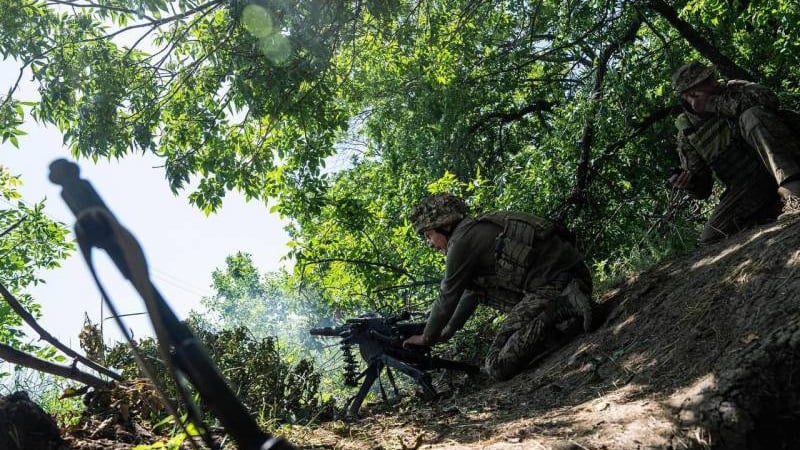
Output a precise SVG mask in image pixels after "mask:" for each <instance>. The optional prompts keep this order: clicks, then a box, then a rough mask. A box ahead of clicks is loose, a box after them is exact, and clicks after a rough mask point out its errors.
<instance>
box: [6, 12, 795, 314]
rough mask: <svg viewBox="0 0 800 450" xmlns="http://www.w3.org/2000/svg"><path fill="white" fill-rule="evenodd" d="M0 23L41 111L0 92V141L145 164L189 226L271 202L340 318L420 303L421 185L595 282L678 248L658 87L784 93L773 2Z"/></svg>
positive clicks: (681, 228)
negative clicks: (59, 138) (544, 240)
mask: <svg viewBox="0 0 800 450" xmlns="http://www.w3.org/2000/svg"><path fill="white" fill-rule="evenodd" d="M0 6H2V9H3V11H4V14H3V16H2V18H0V30H2V31H0V55H2V56H3V57H4V58H14V59H16V60H17V61H19V62H20V63H21V66H22V70H21V71H20V77H23V76H27V75H26V74H31V75H32V77H33V79H34V80H35V82H36V83H38V86H39V93H40V95H41V99H40V100H39V101H37V102H36V103H35V104H34V105H32V106H30V105H28V104H26V103H24V102H23V100H24V99H20V98H17V96H16V95H15V90H16V86H14V87H12V88H11V90H10V91H9V92H8V93H7V94H6V95H5V96H4V97H3V98H2V102H1V103H0V135H2V137H3V139H4V140H6V139H15V136H16V134H15V133H18V130H19V127H20V124H21V123H22V122H23V121H24V120H26V119H25V116H24V114H25V112H26V110H25V108H27V113H29V115H30V116H31V117H32V118H34V119H35V120H38V121H40V122H46V123H52V124H55V125H56V126H57V127H58V128H59V129H60V130H61V131H62V132H63V134H64V140H65V143H66V144H67V145H68V146H69V147H70V148H71V149H72V151H73V152H74V153H75V154H76V155H82V156H85V157H89V158H95V159H96V158H104V157H124V156H125V155H127V154H130V153H131V152H136V151H140V152H153V153H155V154H157V155H159V156H160V157H162V158H163V160H164V170H165V175H166V177H167V179H168V181H169V183H170V185H171V186H172V188H173V189H174V190H180V189H187V188H189V186H193V187H191V189H193V191H192V193H191V197H190V198H191V201H192V202H193V203H194V204H196V205H197V206H198V207H200V208H202V209H204V210H205V211H207V212H211V211H213V210H214V209H215V208H217V207H218V206H219V205H220V204H221V202H222V200H223V197H224V195H225V192H227V191H228V190H239V191H241V192H244V193H245V194H246V195H247V196H248V197H250V198H257V199H262V200H264V201H265V202H267V201H271V202H272V203H273V205H274V206H273V208H274V209H275V210H276V211H278V212H280V213H281V214H283V215H285V216H287V217H289V218H291V219H292V226H291V230H290V231H291V236H292V243H291V252H290V257H292V258H294V259H295V260H296V263H297V264H296V269H295V271H296V273H295V275H296V277H297V280H298V282H299V283H307V284H309V285H313V286H315V288H322V290H321V291H322V292H328V293H329V295H330V297H328V298H327V300H328V301H329V302H330V303H332V304H337V305H339V306H341V307H356V306H357V305H360V306H361V307H363V306H365V305H366V306H372V307H382V306H386V305H389V304H397V302H398V301H400V300H398V299H399V298H400V297H402V298H405V299H406V301H409V302H413V301H414V299H416V298H424V297H425V296H427V295H429V293H430V292H429V291H428V290H426V289H425V287H428V288H430V286H431V283H432V282H434V281H435V279H436V274H437V272H438V270H440V264H441V261H440V260H439V259H437V257H436V255H434V254H431V253H430V252H428V251H427V250H426V249H424V248H423V246H422V245H420V243H419V242H418V241H416V240H415V239H414V237H413V231H412V230H411V228H410V227H409V224H408V222H407V220H406V219H405V217H406V215H407V212H408V211H409V210H410V208H411V207H413V205H414V204H415V203H416V202H417V201H419V199H420V198H421V197H422V196H423V195H424V194H426V193H427V192H436V191H444V190H447V191H451V192H455V193H458V194H461V195H464V196H465V197H466V198H467V200H468V202H469V205H470V207H471V208H472V210H473V211H475V212H482V211H488V210H491V209H498V208H508V209H516V210H523V211H529V212H534V213H537V214H540V215H543V216H548V217H554V218H559V219H564V220H565V221H566V222H567V223H568V224H569V225H570V226H571V227H572V228H573V229H574V230H575V231H576V232H577V234H578V236H579V237H580V241H581V244H582V248H583V250H584V251H585V252H586V253H587V254H588V255H589V257H590V258H591V259H592V261H594V263H595V266H596V269H597V270H598V271H600V272H602V271H603V270H604V267H606V266H607V265H612V264H615V263H616V262H617V261H619V260H622V259H625V258H631V255H634V254H646V253H648V252H655V253H658V252H664V251H667V250H668V249H669V248H671V247H673V246H679V247H687V246H690V245H691V243H692V242H693V241H694V239H695V235H696V232H697V230H696V228H697V224H696V221H695V220H694V219H696V217H694V215H693V214H692V212H693V210H692V209H691V208H676V206H675V205H676V196H675V194H673V193H671V192H670V191H669V190H668V189H667V188H666V187H665V183H664V179H665V176H666V172H667V170H668V168H669V167H670V166H673V165H676V164H677V158H676V156H675V155H674V152H673V151H672V149H671V148H672V146H673V133H674V131H673V126H672V119H671V116H672V113H674V112H675V111H676V107H677V100H676V98H675V97H674V96H673V94H672V92H671V89H670V87H669V83H668V80H669V75H670V73H671V72H672V71H673V70H674V69H676V68H677V67H678V66H679V65H680V64H682V63H683V62H685V61H686V60H687V59H690V58H699V59H702V60H705V61H707V62H711V63H714V64H715V65H716V66H717V68H718V69H719V72H720V74H721V75H723V76H726V77H749V78H752V79H754V80H756V81H759V82H761V83H762V84H765V85H767V86H769V87H771V88H773V89H775V90H776V92H777V93H778V94H779V96H780V97H781V98H782V99H783V101H784V103H785V104H786V105H788V106H796V105H797V104H798V102H799V100H800V99H799V97H798V95H800V85H798V80H800V76H799V75H800V64H798V62H800V44H799V42H800V39H798V38H800V30H798V27H797V26H796V25H797V23H800V11H798V9H797V8H796V7H794V6H793V4H792V3H791V2H788V1H785V0H689V1H686V0H683V1H678V2H666V1H663V0H638V1H625V0H620V1H611V0H589V1H567V2H560V1H550V0H408V1H407V0H356V1H343V2H330V1H326V0H306V1H296V0H295V1H293V0H210V1H203V0H199V1H198V0H177V1H172V2H167V1H166V0H21V1H20V0H0ZM194 186H196V187H194ZM331 288H332V289H331ZM382 296H383V297H386V298H387V299H388V300H386V301H385V302H384V301H383V300H375V299H376V298H382ZM409 296H410V297H409ZM365 298H366V299H368V301H367V303H364V302H363V301H362V299H365ZM370 302H371V303H370Z"/></svg>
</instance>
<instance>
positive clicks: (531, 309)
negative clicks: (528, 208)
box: [405, 194, 594, 380]
mask: <svg viewBox="0 0 800 450" xmlns="http://www.w3.org/2000/svg"><path fill="white" fill-rule="evenodd" d="M411 221H412V222H413V224H414V229H415V230H416V231H417V233H419V234H420V235H422V236H424V238H425V240H426V241H427V243H428V245H429V246H431V247H432V248H434V249H436V250H438V251H439V252H441V253H442V254H444V255H446V258H447V262H446V268H445V276H444V279H442V283H441V291H440V294H439V298H438V299H437V300H436V301H435V302H434V304H433V307H432V309H431V313H430V316H429V317H428V321H427V323H426V325H425V330H424V332H423V334H419V335H415V336H412V337H410V338H408V339H407V340H406V341H405V344H412V345H423V346H427V345H432V344H435V343H438V342H444V341H447V340H448V339H450V338H451V337H452V336H453V334H454V333H455V332H456V331H458V330H459V329H461V327H462V326H463V325H464V323H465V322H466V321H467V319H469V317H470V316H471V315H472V313H473V312H474V311H475V308H476V307H477V305H478V304H479V303H483V304H485V305H488V306H490V307H492V308H495V309H498V310H500V311H503V312H505V313H507V316H506V319H505V321H504V322H503V323H502V324H501V325H500V327H499V329H498V330H497V335H496V337H495V338H494V341H493V343H492V346H491V348H490V350H489V354H488V355H487V356H486V362H485V370H486V372H487V373H488V374H489V375H490V376H492V377H493V378H495V379H497V380H506V379H509V378H511V377H513V376H515V375H516V374H518V373H520V372H521V371H522V370H524V369H525V368H526V367H527V366H528V365H529V364H530V363H531V361H533V360H534V359H535V357H536V356H537V355H538V354H540V353H541V352H542V351H543V350H544V349H545V345H544V344H545V339H546V338H547V337H548V335H549V334H550V333H552V332H554V330H555V327H556V325H557V324H559V323H561V322H564V321H566V320H570V319H572V318H579V319H580V320H581V321H582V325H583V327H584V330H586V331H588V329H589V327H590V326H591V322H592V307H593V305H594V303H593V302H592V300H591V292H592V279H591V275H590V273H589V269H588V268H587V267H586V265H585V264H584V262H583V256H582V255H581V254H580V253H578V251H577V250H576V249H575V247H574V245H573V244H572V243H571V242H569V240H568V239H565V238H564V237H562V236H561V235H559V233H558V230H557V229H556V227H555V226H554V225H553V224H552V223H551V222H549V221H547V220H544V219H541V218H539V217H535V216H532V215H528V214H522V213H512V212H498V213H492V214H488V215H485V216H481V217H478V218H470V217H468V216H467V207H466V205H465V203H464V201H463V200H462V199H460V198H458V197H455V196H453V195H450V194H437V195H432V196H430V197H428V198H426V199H425V200H424V201H423V202H422V203H421V204H420V205H419V206H418V207H417V208H415V209H414V211H413V212H412V213H411Z"/></svg>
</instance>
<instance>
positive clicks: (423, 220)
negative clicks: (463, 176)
mask: <svg viewBox="0 0 800 450" xmlns="http://www.w3.org/2000/svg"><path fill="white" fill-rule="evenodd" d="M466 215H467V204H466V203H464V200H462V199H461V198H459V197H456V196H455V195H452V194H434V195H430V196H428V197H426V198H425V200H423V201H422V202H421V203H420V204H419V206H417V207H416V208H414V210H413V211H411V216H410V219H411V223H413V224H414V230H415V231H416V232H417V233H422V232H424V231H425V230H430V229H435V228H440V227H443V226H446V225H450V224H452V223H456V222H458V221H460V220H461V219H463V218H464V217H465V216H466Z"/></svg>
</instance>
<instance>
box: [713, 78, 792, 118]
mask: <svg viewBox="0 0 800 450" xmlns="http://www.w3.org/2000/svg"><path fill="white" fill-rule="evenodd" d="M754 106H764V107H766V108H770V109H777V108H778V107H780V102H779V101H778V97H777V96H776V95H775V93H774V92H772V91H771V90H770V89H769V88H766V87H764V86H762V85H760V84H757V83H750V82H746V81H730V82H728V85H727V87H726V89H724V91H723V92H722V94H719V95H712V96H710V97H709V98H708V101H707V102H706V105H705V108H706V111H708V112H712V113H716V114H720V115H722V116H724V117H730V118H736V117H738V116H739V115H741V114H742V113H743V112H745V111H747V110H748V109H750V108H752V107H754Z"/></svg>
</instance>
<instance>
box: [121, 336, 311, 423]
mask: <svg viewBox="0 0 800 450" xmlns="http://www.w3.org/2000/svg"><path fill="white" fill-rule="evenodd" d="M189 325H190V327H191V328H193V331H194V332H195V334H196V335H197V337H198V339H199V340H200V341H201V342H202V344H203V345H204V346H205V347H206V349H207V351H208V353H209V355H210V356H211V358H212V359H213V360H214V362H215V363H216V365H217V368H218V369H219V370H220V372H221V373H222V374H223V375H224V376H225V378H226V379H227V380H228V381H229V385H230V386H231V388H232V389H233V391H234V392H235V393H236V394H237V396H238V398H239V400H240V401H241V402H242V403H243V404H244V405H245V406H246V407H247V408H248V409H249V410H250V411H251V413H253V414H255V416H256V418H257V420H258V421H259V422H260V423H261V424H262V425H268V426H274V425H277V424H281V423H294V422H297V421H299V420H308V419H310V418H312V417H313V416H314V415H315V414H316V412H317V410H318V408H319V407H320V402H319V401H318V398H319V396H318V391H319V384H320V375H319V373H317V372H316V371H315V368H314V364H313V363H312V362H310V361H308V360H305V359H300V360H299V361H298V362H297V363H292V362H291V359H292V358H293V356H292V355H287V354H284V352H283V351H282V349H281V348H279V347H278V345H277V341H276V339H275V338H273V337H266V338H262V339H256V338H255V337H253V336H252V334H251V333H250V332H249V331H248V330H247V329H246V328H244V327H238V328H235V329H231V330H222V331H219V332H214V331H211V330H208V329H207V328H202V327H198V326H197V324H196V323H190V324H189ZM138 345H139V348H140V350H141V352H142V354H143V355H144V358H145V359H146V361H147V362H148V363H149V364H150V365H151V368H152V370H153V372H154V376H155V377H156V378H158V379H159V381H161V382H162V384H163V385H164V386H166V388H167V390H168V395H171V396H174V395H175V385H174V382H173V381H172V379H171V378H170V377H168V376H167V371H166V367H165V366H164V364H163V363H162V361H161V359H160V356H159V354H158V348H157V343H156V341H155V340H154V339H153V338H145V339H141V340H139V342H138ZM106 354H107V356H106V361H105V362H106V364H107V365H109V366H111V367H115V368H118V369H120V370H121V371H122V374H123V376H124V377H125V378H127V379H132V378H137V377H142V376H144V375H143V373H142V372H141V370H140V368H139V367H138V366H137V365H136V362H135V360H134V357H133V354H132V352H131V350H130V349H129V348H128V346H127V345H126V344H122V343H119V344H117V345H115V346H114V347H112V348H111V349H110V350H108V351H107V353H106ZM146 419H150V420H154V419H156V418H155V417H148V418H146ZM207 419H212V418H211V416H207Z"/></svg>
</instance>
